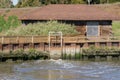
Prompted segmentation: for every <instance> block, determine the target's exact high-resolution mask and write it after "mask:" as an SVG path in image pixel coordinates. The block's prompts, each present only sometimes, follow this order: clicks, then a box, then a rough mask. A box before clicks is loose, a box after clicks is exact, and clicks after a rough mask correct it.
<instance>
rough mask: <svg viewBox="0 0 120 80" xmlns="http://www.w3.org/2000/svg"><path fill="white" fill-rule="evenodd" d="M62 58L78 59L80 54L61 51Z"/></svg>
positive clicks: (80, 57) (80, 56)
mask: <svg viewBox="0 0 120 80" xmlns="http://www.w3.org/2000/svg"><path fill="white" fill-rule="evenodd" d="M62 59H64V60H80V59H82V54H81V53H75V54H74V55H72V54H67V53H63V54H62Z"/></svg>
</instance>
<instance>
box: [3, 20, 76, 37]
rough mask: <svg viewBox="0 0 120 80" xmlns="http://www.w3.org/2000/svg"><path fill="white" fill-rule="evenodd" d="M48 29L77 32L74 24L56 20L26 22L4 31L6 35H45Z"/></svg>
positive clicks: (66, 33) (67, 32)
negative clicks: (24, 24) (26, 23)
mask: <svg viewBox="0 0 120 80" xmlns="http://www.w3.org/2000/svg"><path fill="white" fill-rule="evenodd" d="M50 31H54V32H59V31H61V32H62V33H63V35H75V34H78V32H77V31H76V30H75V26H74V25H69V24H64V23H58V22H57V21H48V22H43V23H34V24H28V25H26V26H23V25H21V26H19V28H16V29H15V30H14V29H10V30H8V31H7V32H5V35H7V36H11V35H12V36H24V35H26V36H27V35H33V36H34V35H35V36H37V35H41V36H47V35H48V33H49V32H50Z"/></svg>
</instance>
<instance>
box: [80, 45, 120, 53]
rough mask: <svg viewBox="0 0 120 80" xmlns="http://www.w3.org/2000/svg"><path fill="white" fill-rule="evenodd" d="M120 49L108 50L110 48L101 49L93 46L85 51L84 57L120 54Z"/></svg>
mask: <svg viewBox="0 0 120 80" xmlns="http://www.w3.org/2000/svg"><path fill="white" fill-rule="evenodd" d="M119 53H120V49H119V48H115V47H112V48H108V47H100V48H96V47H95V46H91V47H90V48H88V49H83V53H82V54H83V55H107V54H111V55H112V54H114V55H115V54H119Z"/></svg>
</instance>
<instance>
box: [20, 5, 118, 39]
mask: <svg viewBox="0 0 120 80" xmlns="http://www.w3.org/2000/svg"><path fill="white" fill-rule="evenodd" d="M20 19H21V20H22V21H23V23H25V24H28V23H34V22H38V21H40V22H42V21H48V20H57V21H59V22H62V23H67V24H74V25H76V29H77V31H79V32H80V34H81V35H85V36H90V37H91V36H111V35H112V20H118V19H119V17H117V16H115V15H113V14H111V13H108V12H106V11H104V10H102V9H100V8H98V7H95V6H91V5H74V4H69V5H66V4H56V5H47V6H43V7H41V8H38V9H35V10H33V11H31V12H29V13H28V14H25V15H24V16H22V17H21V18H20Z"/></svg>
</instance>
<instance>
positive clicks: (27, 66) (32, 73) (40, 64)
mask: <svg viewBox="0 0 120 80" xmlns="http://www.w3.org/2000/svg"><path fill="white" fill-rule="evenodd" d="M0 80H120V62H119V61H112V62H105V61H104V62H93V61H63V60H61V59H60V60H52V59H51V60H38V61H27V62H22V63H0Z"/></svg>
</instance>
